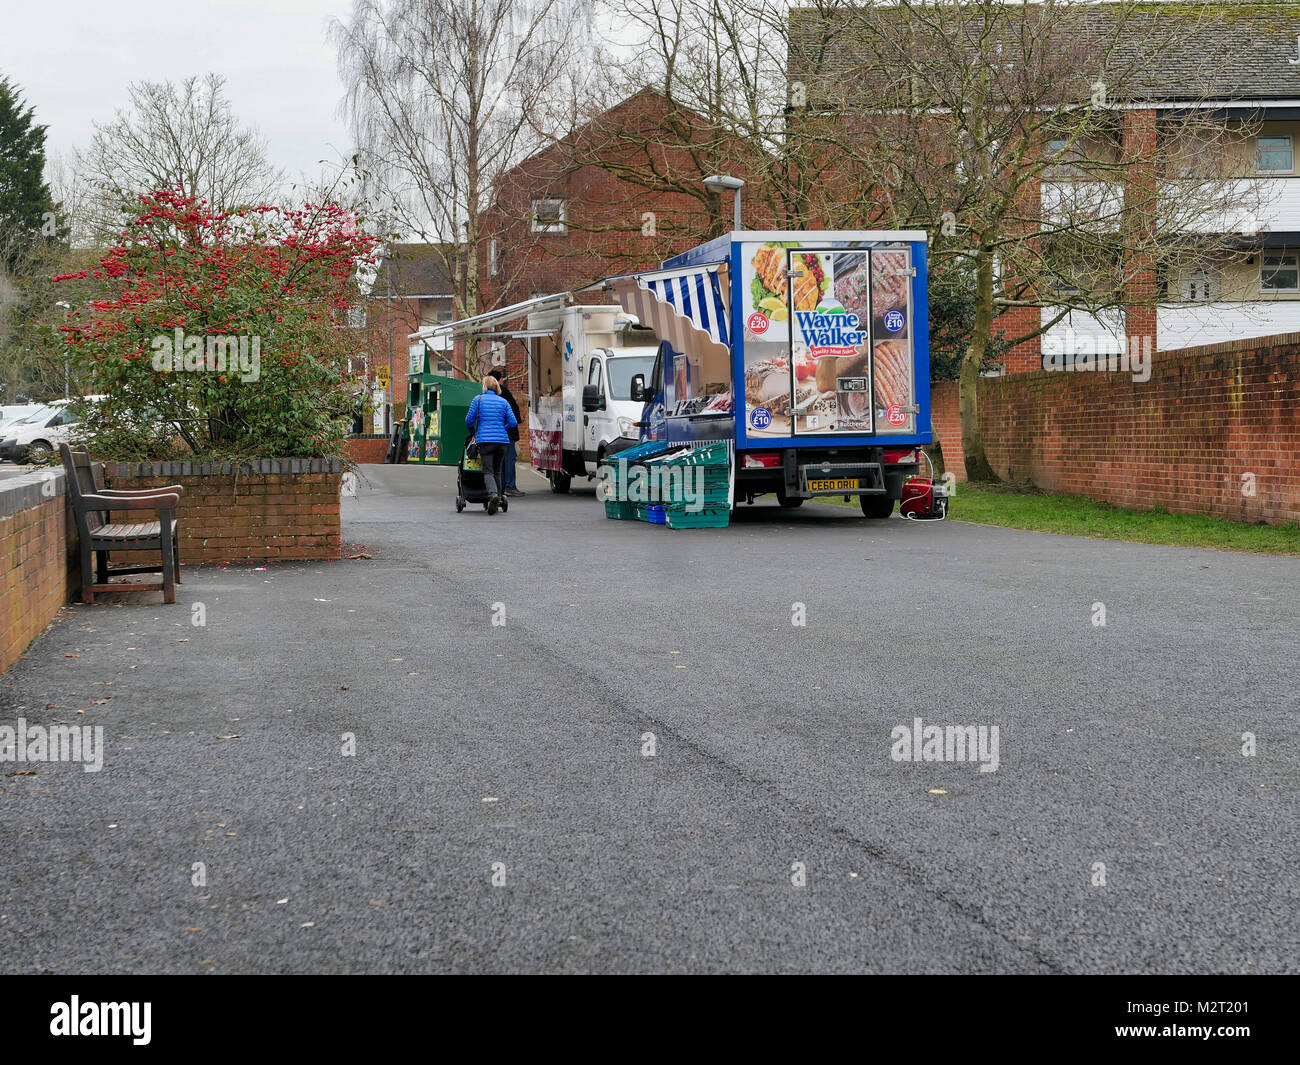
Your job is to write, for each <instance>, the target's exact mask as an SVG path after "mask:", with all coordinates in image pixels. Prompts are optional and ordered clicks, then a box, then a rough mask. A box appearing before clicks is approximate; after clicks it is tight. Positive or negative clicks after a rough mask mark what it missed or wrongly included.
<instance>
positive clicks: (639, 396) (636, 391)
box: [631, 373, 646, 403]
mask: <svg viewBox="0 0 1300 1065" xmlns="http://www.w3.org/2000/svg"><path fill="white" fill-rule="evenodd" d="M631 397H632V402H633V403H644V402H645V401H646V394H645V374H643V373H639V374H634V375H633V377H632V391H631Z"/></svg>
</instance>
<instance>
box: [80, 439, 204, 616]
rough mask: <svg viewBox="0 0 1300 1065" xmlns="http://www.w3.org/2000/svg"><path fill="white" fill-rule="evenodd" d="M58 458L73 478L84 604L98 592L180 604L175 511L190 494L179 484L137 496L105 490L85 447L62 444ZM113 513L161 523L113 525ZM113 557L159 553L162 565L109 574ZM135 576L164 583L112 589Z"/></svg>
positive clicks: (142, 491) (122, 568)
mask: <svg viewBox="0 0 1300 1065" xmlns="http://www.w3.org/2000/svg"><path fill="white" fill-rule="evenodd" d="M59 456H60V457H61V458H62V459H63V469H64V470H65V471H66V472H67V475H68V498H69V499H70V500H71V502H72V511H73V514H74V516H75V517H76V519H77V540H78V543H79V545H80V549H81V601H82V602H83V603H93V602H94V601H95V593H96V592H146V591H161V592H162V593H163V602H165V603H174V602H176V585H178V584H180V583H181V555H180V549H179V546H178V545H179V541H178V539H177V528H178V526H177V521H176V510H177V508H178V507H179V506H180V501H181V496H182V495H183V494H184V492H185V489H184V488H183V487H182V486H181V485H178V484H174V485H168V486H167V487H165V488H146V489H140V490H137V491H127V490H125V489H112V488H101V487H100V486H99V484H98V483H97V481H96V479H95V467H94V465H93V464H92V463H91V461H90V455H89V454H88V453H87V451H86V449H85V448H84V447H83V448H78V449H77V450H76V451H73V450H72V449H71V448H70V447H68V445H67V444H60V445H59ZM110 511H139V512H141V514H140V516H141V517H142V518H143V517H144V516H145V515H146V514H153V515H156V516H157V520H154V521H138V522H110V521H109V520H108V519H109V517H110V516H111V515H110V513H109V512H110ZM132 516H134V515H132ZM114 551H158V552H160V553H161V554H162V565H160V566H118V567H115V568H111V569H110V567H109V554H110V553H111V552H114ZM132 573H159V574H161V575H162V579H161V580H160V581H159V582H158V583H157V584H110V583H109V581H110V580H112V578H114V577H123V576H126V575H128V574H132Z"/></svg>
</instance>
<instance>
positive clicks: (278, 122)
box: [0, 0, 351, 180]
mask: <svg viewBox="0 0 1300 1065" xmlns="http://www.w3.org/2000/svg"><path fill="white" fill-rule="evenodd" d="M350 10H351V3H350V0H0V74H3V75H6V76H8V77H9V79H10V80H11V81H12V82H15V83H16V84H17V85H18V87H19V88H20V89H21V91H22V93H23V96H24V98H25V100H26V102H27V103H28V104H30V105H32V106H34V107H35V108H36V119H37V121H38V122H41V123H43V124H45V125H47V126H48V127H49V129H48V130H47V132H46V148H47V150H53V151H57V152H59V153H60V154H62V155H63V156H64V157H65V158H66V157H68V156H69V155H70V153H71V150H72V149H73V148H74V147H84V146H85V145H86V144H87V143H88V141H89V139H90V135H91V133H92V126H91V123H92V122H95V121H98V122H101V123H102V122H106V121H108V120H109V119H111V118H112V117H113V113H114V112H115V111H116V110H117V109H118V108H124V107H126V106H127V104H128V100H127V91H126V88H127V85H128V84H130V83H131V82H133V81H140V80H150V81H162V80H165V79H171V80H172V81H178V80H180V79H182V78H185V77H188V76H191V75H203V74H206V73H208V72H209V71H215V72H216V73H218V74H223V75H225V77H226V94H227V96H228V98H229V100H230V103H231V107H232V108H233V110H234V113H235V115H236V116H237V117H238V119H239V120H240V122H241V123H242V124H244V125H249V126H256V127H257V129H258V130H259V131H260V132H261V134H262V135H263V136H264V137H265V138H266V140H267V148H268V155H269V156H270V159H271V163H272V164H273V165H274V166H276V167H279V168H282V169H284V170H285V171H287V176H288V177H289V178H290V179H291V180H297V179H298V178H299V177H301V176H302V175H303V174H304V173H305V174H307V175H308V176H309V177H316V176H317V175H318V174H319V173H320V170H321V167H320V166H319V164H318V160H320V159H330V160H332V161H337V160H338V159H339V158H340V156H343V155H348V154H350V152H349V149H350V147H351V139H350V138H349V136H348V133H347V126H346V124H345V123H344V122H343V120H342V119H341V118H338V117H336V114H337V108H338V104H339V101H340V99H341V97H342V94H343V90H342V86H341V85H340V83H339V80H338V76H337V74H336V72H335V71H336V68H335V61H334V49H333V47H332V46H331V45H330V44H329V43H328V42H327V41H326V37H325V31H326V26H327V24H328V22H329V20H330V19H331V18H344V17H346V16H347V15H348V14H349V13H350Z"/></svg>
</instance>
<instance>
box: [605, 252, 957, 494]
mask: <svg viewBox="0 0 1300 1065" xmlns="http://www.w3.org/2000/svg"><path fill="white" fill-rule="evenodd" d="M600 287H602V288H604V289H605V290H606V291H608V292H610V293H611V294H612V295H613V296H614V298H616V299H617V300H618V301H619V303H621V304H622V305H623V307H624V308H625V309H626V310H627V311H628V312H629V313H631V314H634V315H636V316H637V318H638V320H639V321H640V323H641V324H642V325H648V326H650V327H652V328H653V329H654V330H655V332H656V334H657V335H658V337H659V339H660V341H661V343H660V345H659V350H658V354H657V356H656V359H655V362H654V368H653V370H652V372H651V375H650V377H649V379H648V380H643V379H641V378H640V377H638V378H636V379H634V381H633V398H638V397H639V398H640V399H641V400H642V401H643V403H644V407H643V413H642V416H641V419H640V422H639V423H638V424H639V426H640V432H641V440H642V441H650V440H659V441H667V442H679V441H681V442H685V441H709V440H713V441H726V442H727V443H728V445H729V451H732V452H733V458H732V468H733V471H734V489H733V502H734V503H737V504H738V503H740V502H741V501H742V500H743V501H746V502H752V501H753V499H754V497H755V496H758V495H763V494H768V493H770V494H772V495H775V496H776V498H777V500H778V501H779V502H780V504H781V505H782V506H785V507H797V506H799V505H800V504H801V503H802V502H803V501H804V500H805V499H810V498H815V497H817V496H831V497H834V496H847V497H857V498H858V500H859V502H860V505H861V507H862V512H863V514H864V515H866V516H867V517H869V518H884V517H888V516H889V515H890V514H891V513H892V511H893V508H894V505H895V503H896V502H897V500H898V499H899V498H900V496H901V494H902V489H903V484H904V483H905V482H906V481H907V480H908V479H909V478H910V477H912V476H914V475H916V474H917V473H918V472H919V470H920V465H919V464H920V462H921V458H922V456H921V454H920V451H919V448H920V447H921V446H922V445H925V444H929V443H931V442H932V439H933V438H932V433H931V424H930V348H929V330H928V322H929V314H928V306H927V299H926V236H925V234H924V233H922V232H915V231H903V232H870V231H824V232H791V231H776V232H732V233H727V234H724V235H723V236H721V237H718V238H717V239H716V240H712V241H709V242H708V243H707V244H702V245H700V246H699V247H697V248H694V249H692V250H690V251H688V252H685V253H683V254H681V255H678V256H676V257H674V258H672V259H669V260H667V261H666V262H664V263H663V264H662V267H661V268H660V269H658V270H647V271H642V272H640V273H635V274H623V275H619V276H617V277H610V278H606V279H605V280H604V281H603V282H601V283H600Z"/></svg>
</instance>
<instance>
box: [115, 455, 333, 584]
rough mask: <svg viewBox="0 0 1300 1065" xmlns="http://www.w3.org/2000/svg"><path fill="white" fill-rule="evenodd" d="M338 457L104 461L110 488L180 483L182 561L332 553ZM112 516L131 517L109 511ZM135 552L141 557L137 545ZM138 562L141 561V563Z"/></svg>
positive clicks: (250, 559) (310, 556) (288, 557)
mask: <svg viewBox="0 0 1300 1065" xmlns="http://www.w3.org/2000/svg"><path fill="white" fill-rule="evenodd" d="M342 469H343V464H342V462H341V461H340V460H338V459H275V460H262V461H258V462H252V463H245V464H243V465H242V466H238V465H236V464H232V463H229V462H226V463H218V462H211V463H207V462H203V463H200V462H106V463H104V477H105V481H106V484H107V487H110V488H157V487H161V486H163V485H169V484H180V485H183V486H184V487H185V495H184V496H183V497H182V499H181V507H180V515H179V522H180V532H181V536H180V553H181V562H182V563H193V562H265V561H267V560H268V559H282V560H313V559H330V558H338V557H339V554H340V548H341V545H342V538H341V535H340V532H339V483H340V480H341V478H342ZM113 520H115V521H130V520H139V519H138V513H137V516H136V517H135V518H134V519H133V518H131V517H129V516H128V515H126V514H125V513H117V512H115V513H114V516H113ZM138 557H139V558H141V559H147V558H148V557H149V556H148V554H147V553H145V552H140V553H139V556H138ZM142 564H145V563H142Z"/></svg>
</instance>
